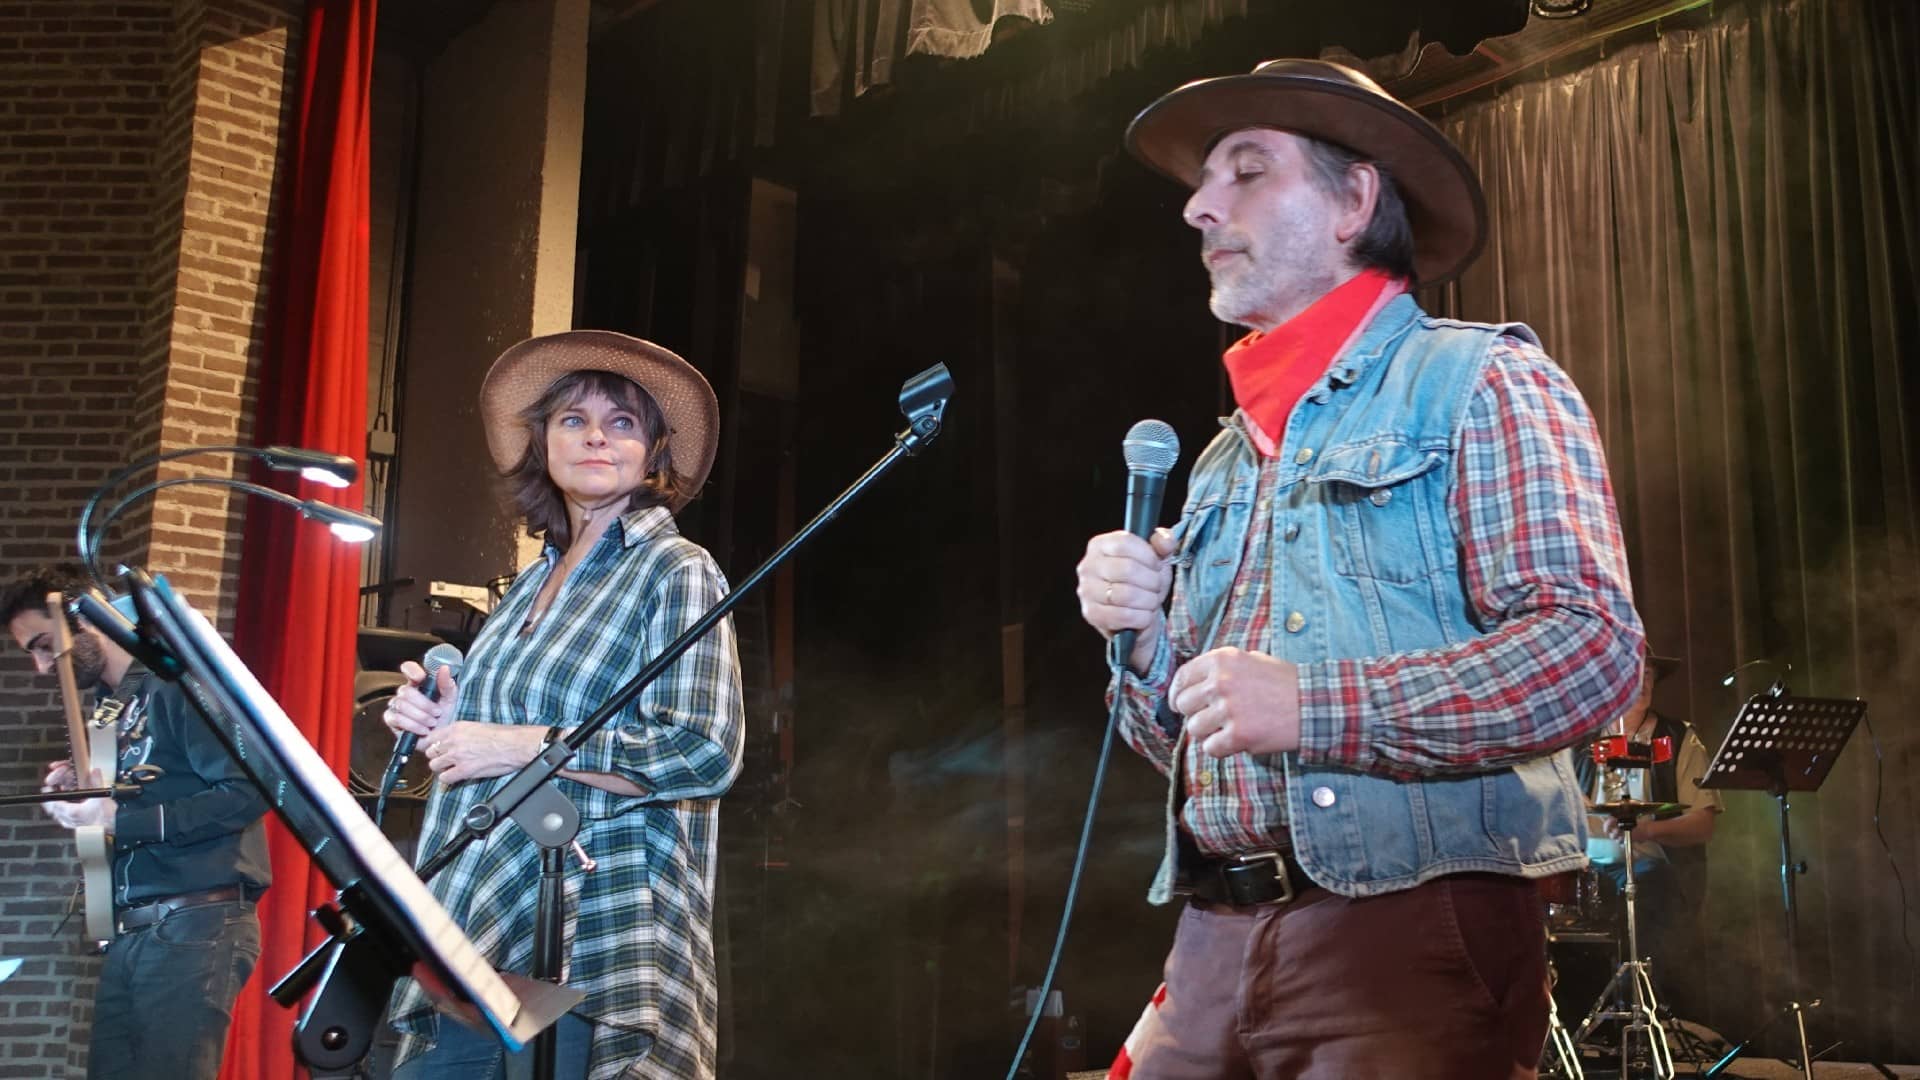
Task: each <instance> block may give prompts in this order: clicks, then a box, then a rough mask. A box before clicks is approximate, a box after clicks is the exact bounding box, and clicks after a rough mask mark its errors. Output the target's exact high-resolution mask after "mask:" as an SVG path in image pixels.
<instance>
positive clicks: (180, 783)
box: [100, 662, 271, 908]
mask: <svg viewBox="0 0 1920 1080" xmlns="http://www.w3.org/2000/svg"><path fill="white" fill-rule="evenodd" d="M116 703H117V706H118V709H119V714H118V718H117V722H118V724H119V727H120V779H121V780H122V781H125V782H137V783H140V784H141V787H142V788H143V791H142V793H141V794H140V796H139V797H138V798H133V799H127V800H124V801H122V802H121V803H120V807H119V809H118V810H117V811H116V812H115V816H114V827H113V852H114V854H113V904H114V907H115V908H127V907H134V906H137V905H139V904H143V903H146V902H148V901H151V900H158V899H161V898H162V897H167V896H176V895H179V894H180V893H190V892H199V891H201V890H204V889H217V888H220V887H222V886H225V885H240V886H242V887H244V888H245V889H246V893H247V895H248V896H249V897H257V896H259V895H260V894H261V893H262V892H265V891H266V888H267V885H268V883H269V882H270V881H271V876H270V874H269V873H268V869H267V834H266V822H265V821H264V820H263V815H264V814H265V813H266V810H267V803H266V800H265V799H264V798H262V797H261V795H260V792H259V790H258V789H257V788H255V787H254V785H253V782H252V780H250V779H249V778H248V776H247V774H246V771H245V770H244V769H242V768H241V767H240V763H239V762H237V761H235V760H234V759H233V755H232V754H231V753H229V752H228V750H227V747H226V745H225V744H224V743H222V742H221V741H220V738H219V736H217V735H215V734H214V732H213V729H212V728H211V727H209V726H208V725H207V722H206V720H205V719H203V718H202V717H201V716H200V714H199V713H198V712H195V711H194V708H193V706H192V704H191V703H189V702H188V701H187V699H186V696H185V693H184V691H182V690H181V689H180V687H179V685H178V684H175V683H170V682H167V681H166V680H164V679H160V678H157V677H155V676H153V675H152V674H150V673H149V672H148V671H147V669H146V668H144V667H142V666H141V665H140V664H139V663H137V662H136V663H135V664H134V665H133V667H132V668H130V669H128V671H127V674H126V677H125V678H123V679H121V680H120V685H119V686H118V687H116V688H115V689H114V692H113V693H112V694H111V695H108V696H105V697H103V698H101V705H100V708H103V709H111V708H114V707H115V706H116Z"/></svg>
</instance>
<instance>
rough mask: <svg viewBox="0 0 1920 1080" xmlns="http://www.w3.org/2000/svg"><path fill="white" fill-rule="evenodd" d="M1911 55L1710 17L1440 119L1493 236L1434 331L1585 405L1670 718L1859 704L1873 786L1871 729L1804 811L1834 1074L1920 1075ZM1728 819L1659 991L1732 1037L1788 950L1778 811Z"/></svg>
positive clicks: (1800, 804) (1838, 34) (1849, 30)
mask: <svg viewBox="0 0 1920 1080" xmlns="http://www.w3.org/2000/svg"><path fill="white" fill-rule="evenodd" d="M1916 42H1920V5H1914V4H1912V3H1910V2H1909V0H1794V2H1760V0H1754V2H1748V3H1739V2H1736V3H1730V4H1724V3H1723V4H1722V5H1721V6H1720V8H1719V10H1718V11H1717V12H1716V13H1715V14H1714V15H1713V17H1712V18H1711V19H1709V20H1708V21H1706V22H1705V23H1704V24H1700V25H1699V28H1697V29H1688V30H1673V29H1668V30H1667V31H1666V32H1665V33H1663V34H1661V35H1659V36H1658V37H1657V38H1655V39H1653V40H1642V41H1640V42H1639V43H1635V44H1630V45H1626V46H1624V47H1614V48H1610V49H1609V50H1608V52H1607V53H1606V54H1605V55H1601V56H1599V57H1598V58H1597V59H1596V60H1594V62H1592V63H1591V64H1589V65H1586V66H1583V67H1581V68H1579V69H1578V70H1576V71H1574V72H1572V73H1571V74H1567V75H1563V76H1550V77H1547V78H1544V79H1541V80H1539V81H1534V82H1530V83H1527V84H1524V85H1518V86H1514V87H1512V88H1509V89H1507V90H1505V91H1503V92H1501V93H1500V94H1499V96H1498V97H1496V98H1494V99H1492V100H1489V101H1481V102H1478V103H1473V104H1468V105H1465V106H1462V107H1459V108H1456V109H1453V110H1450V111H1449V113H1448V114H1447V115H1444V116H1442V117H1441V118H1440V121H1441V124H1442V126H1443V127H1444V128H1445V130H1446V131H1447V132H1448V134H1449V135H1451V136H1452V137H1453V138H1454V139H1455V140H1456V142H1457V143H1458V144H1459V145H1460V146H1461V147H1462V148H1463V149H1464V150H1465V151H1466V153H1467V155H1468V156H1469V157H1470V158H1471V159H1472V161H1473V162H1474V163H1475V165H1476V166H1477V167H1478V168H1479V170H1480V175H1481V176H1482V177H1483V178H1484V180H1485V183H1486V187H1487V195H1488V199H1489V203H1490V207H1491V211H1492V218H1493V223H1494V232H1493V237H1492V241H1491V243H1490V246H1489V249H1488V252H1487V254H1486V255H1485V256H1484V257H1483V258H1482V259H1481V260H1480V262H1479V263H1478V264H1477V266H1476V267H1475V269H1474V270H1473V272H1472V273H1471V274H1469V275H1468V276H1467V277H1466V278H1465V279H1463V280H1462V281H1461V282H1460V283H1459V284H1458V285H1457V286H1456V287H1453V288H1450V289H1448V290H1447V296H1446V298H1445V299H1446V301H1447V302H1446V303H1445V304H1443V305H1440V306H1442V307H1445V308H1450V309H1452V310H1455V311H1457V312H1459V313H1461V314H1462V315H1464V316H1466V317H1471V318H1481V319H1519V320H1524V321H1526V322H1528V323H1530V324H1531V325H1532V326H1534V327H1535V328H1536V329H1537V330H1539V331H1540V332H1541V334H1542V336H1543V337H1544V339H1545V340H1546V342H1547V345H1548V348H1549V350H1550V351H1551V352H1552V353H1553V355H1554V356H1555V357H1556V358H1557V359H1558V360H1559V361H1560V362H1561V364H1562V365H1564V366H1565V367H1566V368H1567V369H1568V370H1569V371H1570V372H1571V373H1572V374H1573V376H1574V378H1575V379H1576V380H1577V381H1578V382H1579V384H1580V385H1581V387H1582V389H1583V390H1584V391H1585V393H1586V394H1587V397H1588V399H1589V401H1591V402H1592V404H1593V406H1594V409H1595V411H1596V412H1597V414H1598V416H1599V420H1600V424H1601V429H1602V433H1603V436H1604V438H1605V442H1606V447H1607V454H1608V458H1609V460H1610V463H1611V466H1612V470H1613V477H1614V483H1615V485H1616V495H1617V497H1618V499H1619V503H1620V510H1621V515H1622V518H1623V523H1624V525H1625V528H1626V535H1627V543H1628V547H1629V555H1630V557H1631V560H1632V565H1633V576H1634V585H1635V593H1636V596H1637V599H1638V602H1639V606H1640V611H1641V613H1642V615H1643V616H1644V617H1645V619H1646V623H1647V628H1648V631H1649V639H1650V645H1651V646H1652V648H1653V649H1654V650H1655V651H1656V652H1661V653H1667V654H1672V655H1677V656H1680V657H1682V658H1684V660H1685V666H1684V668H1683V669H1682V671H1681V673H1680V674H1679V675H1678V676H1677V677H1675V678H1670V679H1668V680H1667V681H1666V682H1665V683H1663V684H1662V685H1661V686H1660V687H1659V689H1658V694H1657V697H1656V705H1657V706H1658V707H1659V708H1661V709H1662V710H1663V711H1667V712H1670V713H1673V714H1676V715H1680V716H1685V717H1687V718H1689V719H1691V720H1692V721H1693V722H1694V723H1695V724H1696V725H1698V726H1699V727H1700V729H1701V734H1702V736H1703V738H1705V739H1706V741H1707V742H1708V743H1709V745H1710V746H1717V745H1718V742H1719V739H1720V737H1721V736H1722V735H1723V734H1724V733H1725V731H1726V729H1727V727H1728V725H1729V723H1730V721H1731V719H1732V717H1733V716H1734V714H1735V712H1736V711H1737V709H1738V707H1739V705H1740V703H1741V701H1743V700H1744V698H1745V696H1746V695H1748V694H1750V693H1753V692H1756V691H1758V690H1761V689H1764V688H1765V687H1766V686H1767V685H1768V682H1769V681H1770V679H1771V677H1772V676H1771V674H1770V673H1768V672H1765V671H1758V672H1749V673H1747V674H1745V675H1743V676H1742V677H1741V679H1740V680H1739V681H1738V682H1737V684H1736V686H1735V687H1734V688H1732V689H1728V688H1723V687H1722V685H1721V676H1722V675H1723V674H1724V673H1726V672H1728V671H1729V670H1730V669H1732V668H1733V667H1734V666H1735V665H1736V664H1738V663H1740V662H1741V661H1744V660H1748V659H1752V658H1756V657H1768V658H1771V659H1773V660H1774V661H1776V662H1791V663H1792V665H1793V668H1792V673H1791V675H1790V676H1788V681H1789V683H1790V684H1791V688H1792V690H1793V692H1795V693H1797V694H1816V695H1825V696H1837V697H1854V696H1859V697H1862V698H1865V699H1866V700H1867V701H1868V702H1869V703H1870V708H1871V711H1870V713H1869V718H1870V719H1871V720H1872V722H1873V726H1874V730H1875V731H1876V732H1877V734H1878V743H1879V751H1880V753H1881V754H1883V755H1884V767H1883V764H1882V762H1881V761H1878V760H1876V751H1875V746H1874V745H1873V741H1872V739H1871V738H1870V736H1869V733H1868V732H1867V731H1866V730H1865V729H1862V730H1859V731H1857V732H1856V733H1855V735H1854V738H1853V741H1852V742H1851V743H1850V744H1849V745H1848V746H1847V747H1846V749H1845V750H1844V752H1843V753H1842V754H1841V756H1840V758H1839V761H1838V763H1837V764H1836V766H1835V769H1834V772H1833V774H1832V776H1831V777H1830V778H1829V780H1828V781H1827V783H1826V785H1825V787H1824V788H1823V789H1822V790H1821V791H1820V792H1819V793H1818V794H1816V795H1806V796H1799V797H1796V798H1794V799H1793V801H1792V807H1793V826H1794V828H1793V836H1794V840H1795V846H1796V848H1797V849H1798V850H1799V852H1800V853H1801V854H1802V855H1804V857H1806V858H1807V859H1808V861H1809V863H1810V868H1809V872H1808V873H1807V875H1806V876H1805V877H1803V878H1801V879H1800V883H1801V887H1800V892H1799V898H1800V904H1801V917H1800V930H1801V935H1800V936H1801V952H1802V960H1803V966H1804V970H1805V974H1806V977H1807V980H1808V981H1809V982H1810V983H1811V986H1812V990H1813V992H1814V993H1815V994H1816V995H1817V996H1820V997H1822V998H1824V999H1825V1005H1824V1006H1823V1007H1822V1008H1821V1009H1820V1010H1819V1011H1818V1013H1816V1014H1815V1017H1816V1019H1815V1030H1816V1032H1817V1033H1818V1035H1817V1037H1818V1039H1819V1041H1818V1042H1816V1047H1824V1046H1826V1045H1827V1044H1828V1043H1830V1042H1832V1041H1834V1040H1838V1039H1845V1040H1846V1041H1847V1045H1846V1046H1843V1047H1841V1048H1840V1049H1839V1050H1837V1051H1836V1052H1835V1054H1834V1056H1835V1057H1836V1058H1839V1059H1842V1060H1845V1059H1849V1058H1852V1059H1855V1060H1858V1059H1859V1058H1860V1057H1862V1056H1866V1055H1869V1054H1874V1053H1878V1054H1880V1055H1882V1056H1884V1057H1889V1058H1893V1057H1897V1058H1898V1060H1902V1061H1914V1060H1920V1035H1916V1029H1915V1027H1914V1025H1913V1023H1912V1018H1913V1017H1914V1016H1915V1015H1920V1000H1916V996H1915V993H1914V978H1915V972H1914V968H1913V956H1914V954H1913V951H1912V948H1911V946H1910V944H1909V942H1910V940H1911V937H1912V934H1913V930H1912V926H1913V922H1914V920H1913V913H1912V912H1911V911H1910V905H1911V904H1912V902H1913V901H1914V900H1915V899H1916V897H1915V895H1914V892H1915V885H1916V882H1915V880H1914V875H1915V873H1916V871H1920V839H1917V838H1916V829H1915V819H1916V816H1917V815H1920V777H1916V773H1915V764H1916V761H1915V757H1916V749H1920V718H1916V717H1915V715H1914V709H1915V706H1916V705H1920V620H1916V616H1920V508H1917V507H1916V491H1915V472H1916V464H1917V461H1916V449H1915V441H1916V436H1920V430H1916V428H1917V427H1920V421H1916V420H1915V417H1916V415H1920V414H1916V411H1915V408H1916V405H1920V392H1917V391H1916V383H1917V382H1920V370H1916V366H1915V365H1916V362H1917V361H1920V352H1917V351H1916V350H1917V349H1920V285H1917V284H1916V277H1915V271H1916V264H1917V263H1920V160H1917V159H1916V152H1915V148H1914V144H1915V140H1916V138H1920V90H1917V88H1916V83H1917V81H1920V80H1917V78H1916V64H1915V62H1914V58H1913V49H1914V46H1915V43H1916ZM1883 773H1884V775H1883ZM1727 804H1728V809H1727V813H1726V814H1725V816H1724V817H1723V818H1722V819H1721V822H1720V827H1719V832H1718V835H1717V836H1716V837H1715V839H1714V841H1713V843H1712V845H1711V847H1710V849H1709V850H1710V855H1711V884H1710V889H1709V898H1708V903H1707V919H1706V926H1705V931H1706V935H1705V940H1706V944H1707V946H1708V948H1709V951H1708V952H1707V953H1706V954H1705V955H1704V956H1703V957H1701V958H1699V961H1698V963H1697V964H1694V965H1690V966H1688V967H1686V968H1685V969H1684V970H1667V971H1662V970H1661V958H1659V957H1656V958H1655V970H1656V977H1657V978H1659V979H1660V980H1661V981H1662V982H1663V983H1668V984H1671V985H1674V986H1676V987H1678V988H1681V989H1683V990H1684V993H1683V994H1682V996H1681V1002H1680V1003H1681V1010H1682V1012H1683V1013H1685V1014H1688V1015H1690V1016H1692V1017H1694V1018H1699V1019H1705V1020H1708V1021H1711V1022H1712V1023H1714V1024H1715V1025H1716V1026H1717V1027H1719V1028H1720V1029H1721V1030H1723V1031H1724V1032H1726V1033H1727V1034H1729V1035H1732V1036H1734V1037H1735V1038H1739V1037H1741V1036H1743V1035H1745V1034H1748V1033H1750V1027H1751V1025H1752V1024H1753V1022H1754V1021H1755V1020H1757V1019H1758V1018H1759V1016H1760V1015H1761V1011H1762V1009H1763V1008H1764V1003H1765V1002H1766V1001H1768V1000H1769V999H1770V995H1772V993H1773V992H1774V991H1775V990H1777V989H1783V984H1782V982H1781V980H1780V978H1778V976H1779V975H1781V974H1782V973H1783V972H1784V971H1785V967H1786V952H1785V931H1784V926H1783V918H1782V914H1781V912H1782V905H1781V898H1780V859H1779V833H1778V815H1777V812H1776V808H1775V806H1774V803H1773V802H1772V800H1771V799H1769V798H1768V797H1767V796H1766V795H1764V794H1762V793H1745V792H1740V793H1730V794H1729V795H1728V799H1727ZM1882 835H1884V837H1885V840H1886V842H1887V844H1888V845H1890V848H1891V854H1892V856H1893V857H1894V859H1895V860H1897V866H1898V871H1899V872H1900V873H1901V874H1904V875H1905V885H1904V890H1903V889H1902V887H1901V884H1900V883H1899V881H1898V880H1897V879H1896V876H1895V874H1896V871H1895V866H1894V865H1893V864H1892V863H1890V860H1889V858H1888V849H1887V848H1886V847H1883V846H1882V840H1881V836H1882ZM1903 919H1905V920H1906V925H1905V926H1903ZM1669 966H1670V967H1673V966H1675V965H1671V964H1670V965H1669ZM1777 1045H1778V1044H1776V1046H1777Z"/></svg>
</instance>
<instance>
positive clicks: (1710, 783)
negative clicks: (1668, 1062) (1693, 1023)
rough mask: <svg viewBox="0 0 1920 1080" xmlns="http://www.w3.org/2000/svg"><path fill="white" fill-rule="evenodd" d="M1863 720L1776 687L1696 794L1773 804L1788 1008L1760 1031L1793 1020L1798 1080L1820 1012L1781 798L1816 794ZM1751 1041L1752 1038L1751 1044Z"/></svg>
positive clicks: (1856, 705)
mask: <svg viewBox="0 0 1920 1080" xmlns="http://www.w3.org/2000/svg"><path fill="white" fill-rule="evenodd" d="M1866 714H1867V703H1866V702H1864V701H1861V700H1860V699H1859V698H1811V697H1788V696H1786V691H1785V687H1784V686H1781V685H1779V684H1776V685H1775V686H1774V688H1773V689H1772V690H1770V691H1769V692H1768V693H1766V694H1756V695H1754V696H1753V697H1751V698H1748V699H1747V703H1746V704H1745V705H1743V706H1741V708H1740V713H1739V715H1737V716H1735V717H1734V718H1733V726H1732V727H1730V728H1728V729H1727V737H1726V738H1725V739H1723V740H1722V741H1721V743H1720V749H1718V750H1716V751H1715V752H1714V755H1713V760H1712V761H1711V762H1709V763H1708V765H1707V775H1706V776H1705V777H1704V778H1702V779H1701V780H1700V786H1701V787H1703V788H1719V789H1721V790H1726V791H1764V792H1766V793H1767V794H1769V795H1772V796H1773V798H1774V801H1775V802H1777V803H1779V804H1780V900H1781V904H1782V906H1783V907H1784V908H1785V911H1786V922H1787V971H1788V978H1789V979H1791V982H1790V983H1789V984H1788V991H1789V993H1788V997H1789V1000H1788V1002H1787V1004H1786V1005H1785V1006H1783V1007H1782V1008H1781V1009H1780V1010H1779V1012H1777V1013H1775V1014H1774V1016H1773V1019H1771V1020H1768V1021H1767V1023H1766V1024H1765V1025H1764V1026H1763V1027H1762V1028H1761V1031H1762V1032H1764V1031H1765V1030H1766V1029H1767V1028H1768V1027H1771V1026H1773V1022H1774V1021H1775V1020H1778V1019H1780V1018H1781V1017H1783V1016H1786V1015H1788V1014H1792V1016H1793V1020H1794V1026H1795V1028H1796V1029H1797V1030H1798V1033H1799V1038H1800V1071H1801V1074H1802V1075H1803V1076H1804V1077H1805V1080H1813V1054H1812V1052H1811V1051H1810V1050H1809V1048H1808V1046H1807V1018H1806V1010H1808V1009H1810V1008H1813V1007H1815V1006H1817V1005H1819V1004H1820V1002H1819V999H1817V998H1816V999H1814V1000H1813V1001H1808V1002H1804V1003H1803V1002H1802V1001H1801V998H1802V996H1803V995H1804V994H1805V988H1804V987H1803V986H1802V985H1801V983H1800V939H1799V908H1798V907H1797V905H1796V903H1795V894H1794V878H1795V877H1796V876H1798V875H1800V874H1804V873H1806V872H1807V864H1806V862H1805V861H1804V860H1802V861H1795V860H1794V857H1793V839H1792V837H1793V833H1792V830H1791V829H1790V828H1789V826H1788V821H1787V809H1788V808H1787V792H1789V791H1817V790H1819V787H1820V785H1821V784H1823V783H1825V782H1826V779H1827V774H1828V773H1829V772H1832V771H1833V762H1834V759H1836V758H1838V757H1839V756H1840V750H1841V748H1842V747H1844V746H1846V744H1847V739H1848V738H1849V737H1850V736H1852V734H1853V729H1854V728H1855V727H1856V726H1858V724H1859V723H1860V718H1861V717H1863V716H1865V715H1866ZM1757 1037H1758V1035H1757V1034H1756V1035H1755V1036H1754V1038H1757ZM1752 1042H1753V1038H1749V1039H1747V1040H1746V1041H1745V1042H1742V1043H1740V1044H1739V1045H1738V1046H1735V1047H1734V1048H1733V1049H1732V1050H1730V1051H1728V1053H1727V1055H1726V1056H1725V1057H1722V1058H1721V1059H1720V1060H1719V1061H1716V1062H1714V1063H1713V1065H1712V1066H1711V1067H1710V1068H1709V1069H1708V1070H1707V1071H1706V1072H1704V1073H1702V1074H1701V1075H1702V1076H1718V1075H1720V1073H1721V1072H1722V1071H1723V1070H1725V1069H1726V1067H1727V1066H1728V1065H1731V1064H1732V1063H1733V1061H1734V1059H1735V1058H1738V1057H1739V1056H1740V1055H1741V1053H1742V1052H1744V1051H1745V1050H1746V1048H1747V1046H1748V1045H1749V1044H1750V1043H1752Z"/></svg>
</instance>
